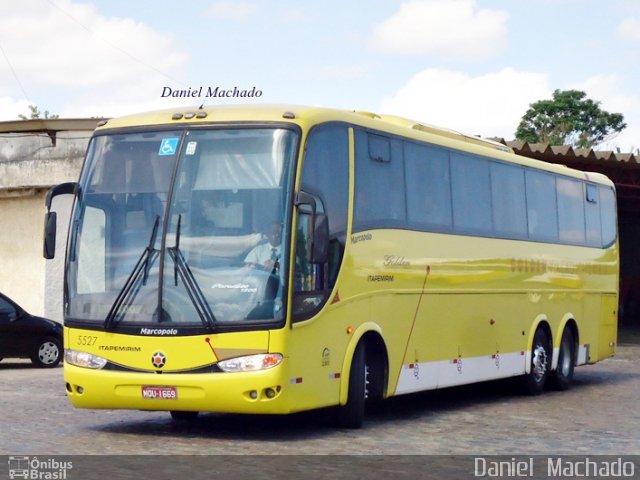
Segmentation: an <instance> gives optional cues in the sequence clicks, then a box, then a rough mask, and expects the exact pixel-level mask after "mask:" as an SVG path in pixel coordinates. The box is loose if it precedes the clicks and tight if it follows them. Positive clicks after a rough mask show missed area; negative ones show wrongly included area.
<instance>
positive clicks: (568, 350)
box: [549, 327, 576, 390]
mask: <svg viewBox="0 0 640 480" xmlns="http://www.w3.org/2000/svg"><path fill="white" fill-rule="evenodd" d="M575 364H576V341H575V337H574V335H573V331H572V330H571V329H570V328H568V327H567V328H565V329H564V332H562V340H561V341H560V352H559V353H558V366H557V367H556V369H555V370H554V371H552V372H551V373H550V375H549V384H550V386H551V388H553V389H555V390H568V389H569V388H571V384H572V383H573V369H574V367H575Z"/></svg>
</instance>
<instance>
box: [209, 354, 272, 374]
mask: <svg viewBox="0 0 640 480" xmlns="http://www.w3.org/2000/svg"><path fill="white" fill-rule="evenodd" d="M281 362H282V355H281V354H279V353H261V354H259V355H247V356H246V357H236V358H231V359H229V360H222V361H221V362H218V366H219V367H220V369H221V370H222V371H224V372H255V371H258V370H266V369H268V368H273V367H275V366H277V365H280V363H281Z"/></svg>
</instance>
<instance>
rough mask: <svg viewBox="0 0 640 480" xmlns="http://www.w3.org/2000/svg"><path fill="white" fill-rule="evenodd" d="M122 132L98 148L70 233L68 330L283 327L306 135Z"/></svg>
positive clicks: (90, 157)
mask: <svg viewBox="0 0 640 480" xmlns="http://www.w3.org/2000/svg"><path fill="white" fill-rule="evenodd" d="M121 132H122V131H121ZM121 132H118V133H114V134H105V135H99V136H96V137H95V138H94V139H93V140H92V142H91V144H90V146H89V151H88V154H87V160H86V162H85V167H84V170H83V174H82V176H81V179H80V190H79V192H80V193H79V195H78V199H77V204H76V207H75V210H74V217H73V224H72V228H71V231H70V235H71V237H70V242H69V252H68V264H69V268H68V270H67V279H66V297H67V302H66V308H65V321H66V322H67V323H69V322H71V323H73V322H74V321H76V322H81V323H87V322H90V323H96V324H102V325H103V326H104V327H105V328H107V329H116V328H118V327H142V328H147V327H148V326H149V325H150V324H156V325H161V326H162V327H168V328H174V327H175V328H182V327H203V328H207V329H215V328H216V327H218V326H224V328H233V326H239V325H246V324H247V323H248V322H256V323H266V324H268V325H272V324H273V322H277V321H282V320H283V318H284V312H283V301H282V296H283V292H284V290H285V288H284V287H285V282H284V278H285V277H284V276H283V272H285V271H286V269H287V267H286V265H285V261H286V259H287V258H288V255H287V254H286V252H285V245H286V244H287V243H286V241H287V236H286V235H285V234H284V230H283V229H284V227H285V225H287V224H288V222H289V219H288V215H289V214H288V213H287V209H286V206H287V205H290V204H291V202H290V201H289V198H288V195H289V191H290V188H289V185H290V174H291V165H292V159H293V157H294V154H295V151H296V144H297V138H298V135H297V133H296V132H294V131H292V130H288V129H284V128H266V127H246V126H243V127H237V128H229V127H225V128H197V129H195V128H194V129H185V130H179V129H176V130H162V131H149V130H144V131H140V130H137V131H135V132H125V133H121ZM240 322H241V323H240Z"/></svg>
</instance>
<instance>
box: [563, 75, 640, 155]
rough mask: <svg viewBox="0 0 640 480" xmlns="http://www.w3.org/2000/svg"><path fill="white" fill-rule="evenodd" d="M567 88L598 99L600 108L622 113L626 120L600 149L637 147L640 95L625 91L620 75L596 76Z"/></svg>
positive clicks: (639, 144)
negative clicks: (616, 133) (625, 125)
mask: <svg viewBox="0 0 640 480" xmlns="http://www.w3.org/2000/svg"><path fill="white" fill-rule="evenodd" d="M569 88H573V89H576V90H582V91H583V92H585V93H586V94H587V97H588V98H590V99H592V100H594V101H597V102H600V104H601V105H600V107H601V108H602V109H603V110H606V111H607V112H610V113H622V115H624V121H625V122H626V123H627V128H625V129H624V130H623V131H622V132H621V133H620V134H619V135H617V136H616V137H614V138H612V139H611V140H609V141H607V142H605V143H603V144H601V145H599V146H598V147H597V148H598V149H599V150H614V151H615V150H616V149H617V148H620V150H621V151H622V152H623V153H628V152H631V151H636V150H637V149H638V148H640V95H638V94H636V93H628V92H627V91H625V86H624V85H623V81H622V79H621V78H620V77H618V76H617V75H615V74H608V75H596V76H593V77H590V78H588V79H586V80H584V81H583V82H580V83H576V84H573V85H571V86H570V87H569Z"/></svg>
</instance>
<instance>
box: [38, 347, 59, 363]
mask: <svg viewBox="0 0 640 480" xmlns="http://www.w3.org/2000/svg"><path fill="white" fill-rule="evenodd" d="M58 355H59V352H58V347H57V346H56V344H55V343H53V342H45V343H43V344H42V345H40V348H39V349H38V358H39V359H40V361H41V362H42V363H44V364H45V365H50V364H52V363H53V362H55V361H56V360H57V358H58Z"/></svg>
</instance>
